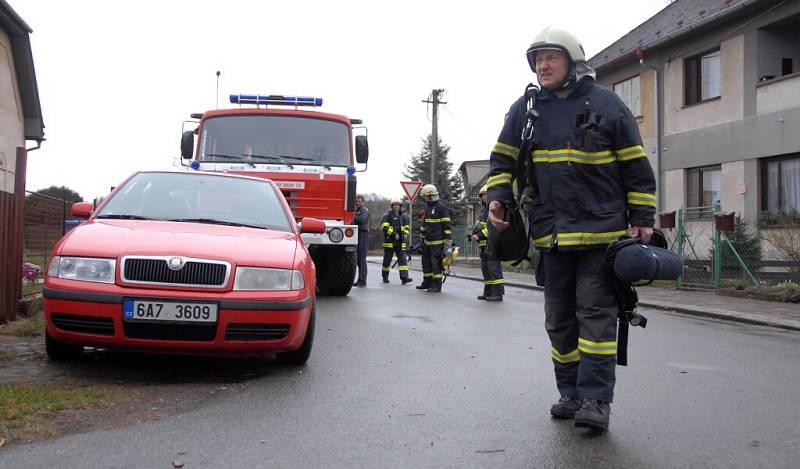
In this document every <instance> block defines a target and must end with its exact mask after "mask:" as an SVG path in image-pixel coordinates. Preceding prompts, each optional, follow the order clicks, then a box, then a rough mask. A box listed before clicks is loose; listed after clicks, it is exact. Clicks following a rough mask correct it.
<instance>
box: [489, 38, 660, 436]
mask: <svg viewBox="0 0 800 469" xmlns="http://www.w3.org/2000/svg"><path fill="white" fill-rule="evenodd" d="M527 57H528V63H529V65H530V66H531V69H533V72H534V73H535V74H536V76H537V78H538V81H539V84H540V85H541V88H542V89H541V92H538V93H537V97H536V98H535V102H532V103H531V104H533V105H535V112H530V113H529V112H528V103H529V99H528V98H529V96H525V95H523V96H522V97H520V98H519V99H518V100H517V101H516V102H515V103H514V104H513V105H512V107H511V109H510V110H509V112H508V119H507V120H506V122H505V125H504V126H503V129H502V131H501V132H500V136H499V138H498V142H497V144H496V145H495V147H494V150H493V151H492V154H491V157H490V159H489V179H488V186H489V221H490V222H491V223H492V225H494V227H495V228H497V229H498V230H503V229H505V228H507V227H508V226H509V223H508V222H506V221H505V220H504V219H505V211H506V210H507V209H508V208H510V207H513V206H514V193H513V187H512V185H515V184H516V182H519V180H520V179H521V178H520V177H519V176H520V175H517V174H516V168H517V163H518V162H519V160H518V158H531V160H529V161H531V162H532V163H533V164H532V168H531V170H530V172H529V173H528V176H529V177H530V178H532V181H533V184H532V187H531V189H532V192H531V194H530V203H529V204H527V203H526V206H525V209H526V211H527V215H528V220H529V221H530V226H531V238H532V239H533V242H534V245H535V246H536V248H537V249H539V251H540V254H541V259H542V262H543V267H544V270H543V273H544V287H545V290H544V300H545V306H544V308H545V328H546V329H547V333H548V335H549V337H550V343H551V345H552V347H551V357H552V361H553V368H554V371H555V378H556V386H557V388H558V391H559V393H560V394H561V398H560V399H559V401H558V402H557V403H555V404H554V405H553V406H552V407H551V408H550V414H551V415H552V416H553V417H554V418H562V419H575V426H577V427H590V428H594V429H599V430H604V429H606V428H607V427H608V424H609V416H610V411H611V407H610V404H611V402H612V401H613V399H614V386H615V384H616V376H615V367H616V364H617V340H616V335H617V316H618V313H619V305H618V301H617V297H616V293H615V292H614V289H613V285H612V284H611V283H610V282H609V281H608V279H607V274H606V269H605V267H604V264H605V260H606V249H607V248H608V246H609V245H610V244H611V243H613V242H614V241H616V240H617V239H619V238H620V236H623V235H626V234H630V235H631V236H634V237H637V236H638V237H640V238H641V240H642V241H643V242H645V243H646V242H648V241H649V239H650V237H651V236H652V234H653V228H652V227H653V224H654V222H655V211H656V195H655V193H656V181H655V176H654V175H653V169H652V168H651V167H650V162H649V160H648V159H647V153H645V151H644V149H643V148H642V138H641V136H640V135H639V128H638V126H637V124H636V119H635V118H634V117H633V115H632V114H631V111H630V110H629V109H628V108H627V106H625V103H624V102H623V101H622V99H620V97H619V96H617V95H616V94H615V93H614V92H613V91H610V90H608V89H606V88H604V87H602V86H600V85H598V84H596V83H595V79H594V76H595V73H594V70H592V68H591V67H589V65H588V64H587V62H586V57H585V55H584V50H583V46H582V45H581V43H580V41H578V39H577V38H576V37H575V36H574V35H572V34H571V33H569V32H567V31H564V30H561V29H556V28H546V29H545V30H543V31H542V32H541V33H539V35H537V36H536V39H535V40H534V42H533V44H531V46H530V47H529V48H528V51H527ZM529 116H530V117H532V118H535V119H536V122H535V123H534V124H533V125H534V127H533V129H534V134H533V137H532V138H533V144H534V147H533V151H532V153H528V154H524V155H523V154H519V152H520V146H521V144H522V130H523V129H524V128H527V122H528V117H529ZM515 180H516V181H515ZM523 189H525V188H522V187H520V188H519V190H520V191H523V193H524V190H523ZM538 277H539V275H538V272H537V281H538V280H539V278H538Z"/></svg>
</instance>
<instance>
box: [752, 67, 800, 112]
mask: <svg viewBox="0 0 800 469" xmlns="http://www.w3.org/2000/svg"><path fill="white" fill-rule="evenodd" d="M796 107H800V73H797V74H794V75H787V76H785V77H784V78H776V79H774V80H770V81H766V82H763V83H759V84H758V85H757V86H756V113H757V114H768V113H770V112H775V111H780V110H783V109H791V108H796Z"/></svg>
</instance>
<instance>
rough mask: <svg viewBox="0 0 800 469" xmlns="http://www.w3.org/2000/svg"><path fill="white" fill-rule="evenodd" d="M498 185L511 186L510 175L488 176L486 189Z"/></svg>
mask: <svg viewBox="0 0 800 469" xmlns="http://www.w3.org/2000/svg"><path fill="white" fill-rule="evenodd" d="M500 184H511V173H500V174H495V175H494V176H489V179H487V180H486V187H487V188H490V189H491V188H492V187H494V186H499V185H500Z"/></svg>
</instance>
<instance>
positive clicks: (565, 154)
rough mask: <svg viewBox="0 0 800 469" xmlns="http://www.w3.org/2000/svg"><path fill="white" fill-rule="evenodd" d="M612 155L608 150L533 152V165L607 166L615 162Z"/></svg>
mask: <svg viewBox="0 0 800 469" xmlns="http://www.w3.org/2000/svg"><path fill="white" fill-rule="evenodd" d="M616 159H617V158H616V157H615V156H614V154H613V153H612V152H610V151H608V150H606V151H597V152H586V151H581V150H575V149H572V148H561V149H558V150H536V151H534V152H533V162H534V163H563V162H570V163H578V164H608V163H613V162H614V161H616Z"/></svg>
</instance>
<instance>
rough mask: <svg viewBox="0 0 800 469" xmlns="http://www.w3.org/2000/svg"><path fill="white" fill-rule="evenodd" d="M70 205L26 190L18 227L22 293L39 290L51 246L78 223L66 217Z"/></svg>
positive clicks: (48, 261) (51, 249)
mask: <svg viewBox="0 0 800 469" xmlns="http://www.w3.org/2000/svg"><path fill="white" fill-rule="evenodd" d="M71 207H72V202H70V201H68V200H65V199H61V198H57V197H52V196H49V195H45V194H39V193H36V192H27V194H26V197H25V217H24V221H23V229H22V262H23V267H22V277H23V286H22V290H23V294H31V293H36V292H40V291H41V290H42V282H43V281H44V272H45V269H47V265H48V264H49V263H50V257H51V255H52V251H53V246H55V244H56V243H57V242H58V241H59V240H60V239H61V237H62V236H64V234H65V233H66V232H67V231H69V230H70V229H71V228H72V227H74V226H77V224H78V223H79V222H80V221H79V220H76V219H73V218H71V217H70V216H69V211H70V208H71Z"/></svg>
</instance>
